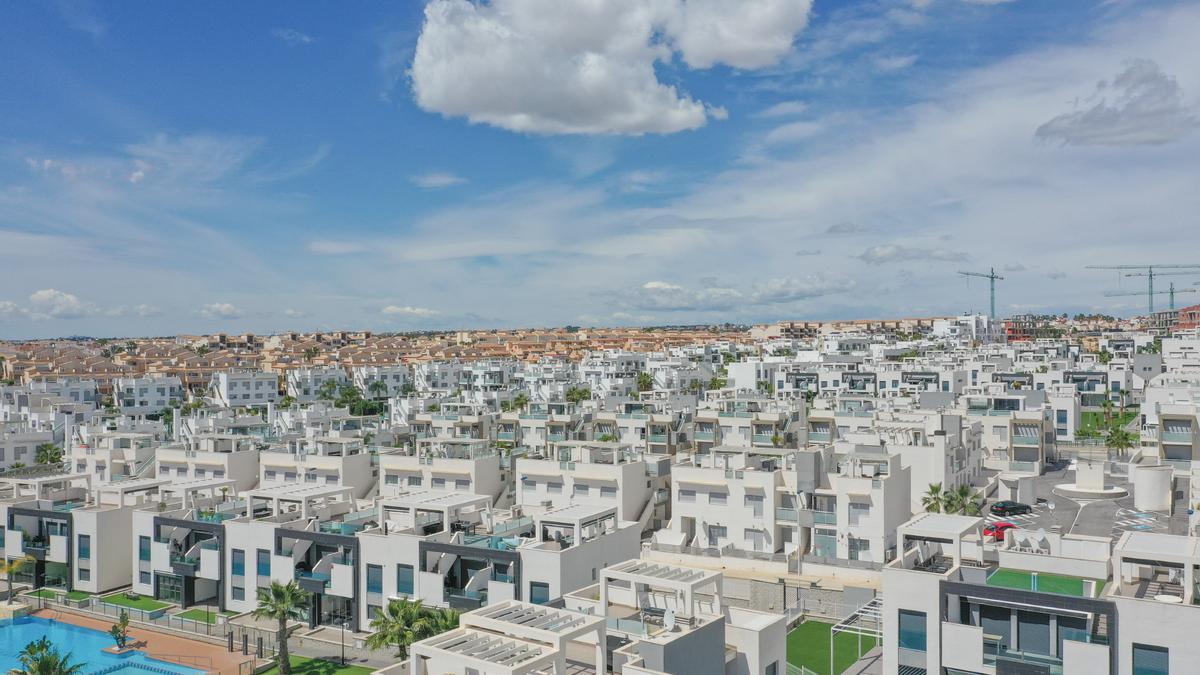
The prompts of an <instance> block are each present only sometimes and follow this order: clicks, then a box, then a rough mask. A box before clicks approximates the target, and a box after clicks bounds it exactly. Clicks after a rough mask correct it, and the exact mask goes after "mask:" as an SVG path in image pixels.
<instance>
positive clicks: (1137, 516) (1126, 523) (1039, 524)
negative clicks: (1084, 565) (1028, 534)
mask: <svg viewBox="0 0 1200 675" xmlns="http://www.w3.org/2000/svg"><path fill="white" fill-rule="evenodd" d="M1074 480H1075V471H1074V469H1073V468H1072V467H1071V465H1070V464H1069V463H1068V462H1062V463H1061V464H1059V465H1058V466H1056V468H1055V469H1053V470H1050V471H1047V472H1046V473H1045V474H1043V475H1041V476H1039V477H1038V478H1036V479H1035V480H1034V482H1035V485H1036V488H1035V491H1036V494H1037V497H1038V501H1037V503H1035V504H1031V505H1030V506H1032V507H1033V512H1032V513H1027V514H1021V515H1013V516H1007V517H1001V516H993V515H992V514H991V512H990V511H988V509H989V508H990V507H991V505H992V504H994V503H995V502H996V501H997V500H994V499H989V500H988V502H987V505H986V506H985V507H984V515H985V519H986V520H987V522H988V523H989V524H990V523H995V522H1000V521H1006V522H1010V523H1012V524H1014V525H1016V526H1018V527H1021V528H1023V529H1033V530H1036V529H1039V528H1041V529H1044V530H1046V531H1053V530H1055V529H1058V530H1059V531H1061V532H1062V533H1063V534H1068V533H1074V534H1084V535H1090V536H1097V537H1103V536H1107V537H1111V538H1112V539H1113V540H1114V541H1115V540H1116V539H1118V538H1120V536H1121V535H1122V534H1124V533H1125V532H1128V531H1136V532H1162V533H1166V534H1187V501H1186V499H1185V498H1184V495H1185V494H1186V493H1187V485H1186V483H1184V484H1183V487H1182V488H1181V487H1180V486H1179V485H1178V484H1177V485H1176V488H1175V508H1174V509H1173V510H1172V512H1171V513H1163V512H1157V511H1141V510H1139V509H1137V508H1136V507H1135V506H1134V497H1133V494H1132V493H1133V487H1132V486H1131V485H1130V484H1129V482H1128V481H1127V480H1125V479H1124V478H1123V477H1121V476H1112V475H1110V476H1109V477H1108V484H1110V485H1113V486H1116V487H1121V488H1125V489H1126V490H1127V491H1128V492H1129V494H1128V495H1127V496H1125V497H1121V498H1120V499H1095V500H1087V499H1072V498H1070V497H1064V496H1062V495H1059V494H1055V492H1054V487H1055V486H1056V485H1060V484H1063V483H1073V482H1074ZM1051 504H1053V508H1051Z"/></svg>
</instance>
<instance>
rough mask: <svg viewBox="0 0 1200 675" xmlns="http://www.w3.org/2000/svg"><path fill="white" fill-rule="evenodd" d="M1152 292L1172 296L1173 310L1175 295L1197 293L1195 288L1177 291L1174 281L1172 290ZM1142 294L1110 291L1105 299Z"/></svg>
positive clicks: (1139, 292) (1173, 307)
mask: <svg viewBox="0 0 1200 675" xmlns="http://www.w3.org/2000/svg"><path fill="white" fill-rule="evenodd" d="M1155 276H1158V275H1155ZM1151 292H1152V293H1153V294H1154V295H1164V294H1169V295H1170V296H1171V309H1175V294H1176V293H1195V292H1196V289H1194V288H1181V289H1179V290H1178V291H1177V290H1175V282H1173V281H1172V282H1171V286H1170V290H1167V291H1151ZM1141 294H1142V292H1141V291H1109V292H1107V293H1105V294H1104V297H1106V298H1119V297H1121V296H1123V295H1141Z"/></svg>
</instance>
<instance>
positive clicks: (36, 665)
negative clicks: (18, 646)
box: [17, 637, 83, 675]
mask: <svg viewBox="0 0 1200 675" xmlns="http://www.w3.org/2000/svg"><path fill="white" fill-rule="evenodd" d="M18 658H19V659H20V661H21V668H20V670H18V671H17V672H19V673H22V675H76V673H79V672H81V671H82V670H83V664H82V663H72V662H71V657H70V656H69V655H64V654H61V653H59V651H58V649H57V648H56V647H55V646H54V645H52V644H51V643H50V640H49V639H48V638H44V637H43V638H41V639H39V640H34V641H33V642H30V643H29V644H27V645H25V648H24V649H22V650H21V653H20V655H19V657H18Z"/></svg>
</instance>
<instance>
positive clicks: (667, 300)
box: [622, 274, 855, 312]
mask: <svg viewBox="0 0 1200 675" xmlns="http://www.w3.org/2000/svg"><path fill="white" fill-rule="evenodd" d="M701 283H702V285H701V287H700V288H695V289H692V288H686V287H684V286H681V285H679V284H674V283H670V282H666V281H648V282H646V283H644V284H642V286H641V287H640V288H638V289H636V290H635V291H633V292H628V293H625V294H624V295H623V296H622V301H623V302H624V303H625V304H627V305H628V306H630V307H633V308H636V309H640V310H647V311H657V312H728V311H731V310H741V311H745V310H748V309H751V308H753V307H756V306H763V305H776V304H786V303H792V302H797V301H800V300H810V299H813V298H819V297H823V296H826V295H832V294H835V293H843V292H845V291H849V290H851V289H853V288H854V286H855V284H854V282H853V281H852V280H842V279H835V278H831V277H827V276H824V275H820V274H810V275H806V276H803V277H780V278H773V279H767V280H764V281H761V282H758V283H755V284H753V285H752V286H751V287H750V289H749V290H742V289H738V288H733V287H730V286H725V285H722V284H720V283H718V282H717V281H716V280H715V279H701Z"/></svg>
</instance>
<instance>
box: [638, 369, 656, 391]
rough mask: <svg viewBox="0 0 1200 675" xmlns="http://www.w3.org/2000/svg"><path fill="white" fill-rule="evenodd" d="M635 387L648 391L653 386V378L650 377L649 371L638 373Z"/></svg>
mask: <svg viewBox="0 0 1200 675" xmlns="http://www.w3.org/2000/svg"><path fill="white" fill-rule="evenodd" d="M637 388H638V391H650V390H651V389H653V388H654V378H653V377H650V373H638V376H637Z"/></svg>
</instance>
